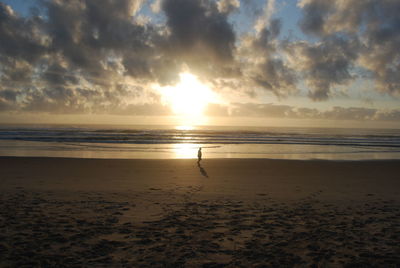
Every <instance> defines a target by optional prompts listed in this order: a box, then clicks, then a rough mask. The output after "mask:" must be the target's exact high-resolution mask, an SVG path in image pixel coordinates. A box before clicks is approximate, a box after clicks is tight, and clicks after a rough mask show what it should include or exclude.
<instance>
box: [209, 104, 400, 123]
mask: <svg viewBox="0 0 400 268" xmlns="http://www.w3.org/2000/svg"><path fill="white" fill-rule="evenodd" d="M207 114H208V115H210V116H230V117H265V118H282V119H283V118H286V119H314V120H321V119H324V120H326V119H328V120H356V121H399V120H400V110H399V109H392V110H384V109H374V108H365V107H340V106H334V107H331V108H330V109H328V110H319V109H315V108H308V107H295V106H290V105H284V104H274V103H265V104H259V103H232V104H231V105H230V106H227V105H218V104H213V105H209V106H208V107H207Z"/></svg>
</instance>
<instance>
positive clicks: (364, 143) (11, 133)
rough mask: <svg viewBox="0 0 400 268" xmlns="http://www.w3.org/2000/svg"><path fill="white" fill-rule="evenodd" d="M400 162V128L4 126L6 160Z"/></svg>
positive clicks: (1, 151) (1, 142) (0, 150)
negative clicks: (222, 159)
mask: <svg viewBox="0 0 400 268" xmlns="http://www.w3.org/2000/svg"><path fill="white" fill-rule="evenodd" d="M199 147H202V148H203V149H202V151H203V158H204V159H207V158H269V159H302V160H308V159H321V160H375V159H382V160H383V159H400V130H399V129H349V128H346V129H344V128H343V129H339V128H282V127H242V128H239V127H215V126H213V127H209V126H196V127H187V126H186V127H185V126H177V127H171V126H112V125H102V126H98V125H97V126H94V125H93V126H83V125H77V126H62V125H51V126H50V125H41V126H31V125H23V126H22V125H18V126H17V125H14V126H12V125H8V126H6V125H3V126H0V156H42V157H76V158H123V159H133V158H141V159H173V158H196V157H197V150H198V148H199Z"/></svg>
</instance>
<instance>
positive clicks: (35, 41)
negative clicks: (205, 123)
mask: <svg viewBox="0 0 400 268" xmlns="http://www.w3.org/2000/svg"><path fill="white" fill-rule="evenodd" d="M35 3H36V6H37V8H38V12H36V13H35V12H32V13H31V14H29V15H24V16H21V15H19V14H17V13H16V12H15V11H14V10H13V9H12V8H11V7H10V6H8V5H6V4H4V3H1V2H0V37H1V42H0V62H1V63H0V92H1V94H0V109H1V110H2V111H6V110H16V111H46V112H49V113H51V112H52V111H54V112H58V113H78V112H82V113H103V112H106V111H107V112H114V111H115V112H116V111H120V110H121V109H122V110H129V109H127V107H134V108H132V112H134V111H139V110H140V109H141V108H140V107H142V108H143V109H144V108H145V107H147V108H148V109H150V110H151V111H149V113H152V111H157V112H156V113H162V114H164V113H165V110H164V108H162V107H161V108H160V107H159V106H158V105H160V103H159V100H157V97H155V96H154V94H155V93H154V92H152V91H151V85H152V84H153V83H158V84H160V85H162V86H164V85H172V84H174V83H176V82H177V80H178V79H179V73H180V72H183V71H189V72H192V73H193V74H195V75H197V76H198V77H199V79H200V80H207V81H208V82H209V84H212V85H222V84H223V87H224V88H223V89H220V88H217V89H216V90H220V91H221V92H238V94H237V95H238V96H240V95H241V94H242V95H243V94H247V96H251V97H253V99H254V101H257V99H256V98H257V94H256V92H260V91H261V90H265V91H267V92H271V93H272V94H274V95H275V96H277V97H278V98H279V99H281V100H282V99H284V98H285V97H287V96H291V95H296V94H297V93H298V92H299V89H298V87H299V85H300V84H301V85H305V86H306V87H307V88H308V89H309V94H308V95H309V98H310V99H312V100H314V101H324V100H328V99H329V98H334V95H335V94H334V93H335V90H337V87H344V86H347V85H351V83H353V82H354V81H355V79H356V78H357V77H359V76H360V73H362V74H363V75H365V74H366V75H367V78H368V79H370V80H371V82H372V83H373V84H374V86H375V89H376V90H377V91H378V92H381V93H385V94H389V95H391V96H400V76H399V75H398V74H399V73H400V51H399V49H398V48H399V47H400V18H399V16H398V14H399V13H400V2H399V1H397V0H368V1H360V0H348V1H343V0H332V1H325V0H301V1H299V4H298V6H299V8H300V9H301V12H302V18H301V20H300V21H299V27H300V29H301V30H302V31H303V32H304V33H305V34H306V35H308V36H311V38H310V39H307V40H298V39H296V40H292V39H290V38H284V37H283V34H282V33H281V31H282V24H283V23H285V21H284V20H281V19H279V18H276V13H275V1H274V0H269V1H265V2H263V3H264V4H263V5H264V8H263V9H262V10H261V9H259V13H258V16H256V15H255V16H254V18H252V19H251V20H250V26H246V27H249V28H248V29H243V28H241V27H243V26H242V25H237V24H235V23H234V21H233V20H234V19H238V18H239V19H240V16H242V15H243V14H245V13H246V12H247V11H248V10H247V11H246V10H245V11H243V10H241V9H248V8H251V7H254V6H256V5H254V4H252V2H251V1H242V2H240V1H239V0H190V1H188V0H153V1H150V2H146V1H143V0H104V1H96V0H69V1H66V0H37V1H35ZM151 10H153V11H154V13H151ZM235 11H238V12H235ZM147 12H150V13H151V14H147ZM241 12H244V13H241ZM246 14H247V13H246ZM145 15H146V18H147V19H143V16H145ZM243 32H244V34H239V33H243ZM225 88H226V89H225ZM228 88H229V89H228ZM243 101H247V100H243ZM146 103H147V104H148V106H146V105H147V104H146ZM138 105H139V106H138ZM157 107H158V108H157ZM220 108H221V107H217V106H214V107H213V108H210V113H211V114H224V113H225V114H226V113H228V114H229V113H231V112H232V113H239V114H240V113H244V114H250V113H251V112H250V111H248V112H245V111H247V109H250V108H252V109H256V110H255V111H254V113H253V114H259V113H261V111H264V110H265V111H266V112H268V113H271V114H274V113H275V112H276V113H278V111H277V110H276V109H278V107H275V106H274V107H269V106H268V105H267V106H265V107H262V106H260V107H256V106H249V107H248V108H246V107H245V106H243V107H241V109H239V110H236V111H235V110H230V109H228V110H225V108H221V109H220ZM286 108H287V107H286ZM286 108H285V107H279V109H283V110H285V109H286ZM135 109H138V110H135ZM260 109H261V111H260ZM268 109H272V110H268ZM302 109H303V110H301V111H302V112H303V113H301V111H300V110H295V111H294V110H292V109H289V108H288V109H287V110H285V112H286V113H287V114H290V115H291V116H292V115H293V116H296V114H297V115H299V116H300V114H301V116H306V117H307V116H316V114H319V116H322V115H321V114H320V113H317V112H316V111H314V110H312V109H311V110H307V108H306V107H304V108H302ZM122 110H121V111H122ZM283 110H282V111H283ZM346 111H348V110H346ZM352 112H353V113H354V114H358V111H357V110H352ZM121 113H122V112H121ZM138 113H139V112H138ZM325 116H327V118H328V117H334V116H337V117H338V118H339V117H340V110H332V111H331V114H330V115H328V114H325ZM369 116H372V117H374V118H395V117H396V114H392V113H375V114H373V115H369ZM344 117H346V116H344ZM359 117H360V118H363V117H365V116H364V115H359Z"/></svg>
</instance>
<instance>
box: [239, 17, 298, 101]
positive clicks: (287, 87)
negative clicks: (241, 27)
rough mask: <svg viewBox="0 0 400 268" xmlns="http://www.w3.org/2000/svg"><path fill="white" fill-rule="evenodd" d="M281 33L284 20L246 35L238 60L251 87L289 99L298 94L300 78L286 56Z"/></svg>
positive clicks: (271, 23) (277, 20) (276, 20)
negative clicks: (280, 38) (297, 83)
mask: <svg viewBox="0 0 400 268" xmlns="http://www.w3.org/2000/svg"><path fill="white" fill-rule="evenodd" d="M280 31H281V21H280V20H279V19H273V20H272V21H270V22H269V23H268V26H266V27H265V28H263V29H261V30H260V31H259V32H258V33H257V34H255V35H247V36H245V37H244V38H243V40H242V46H241V47H240V50H239V56H238V57H239V58H240V61H241V68H242V72H243V74H244V77H245V78H246V79H247V80H250V81H251V82H252V84H250V85H249V86H252V87H254V86H256V87H261V88H263V89H265V90H268V91H270V92H272V93H274V94H275V95H276V96H278V97H286V96H288V95H291V94H293V93H294V92H296V91H297V89H296V82H297V77H296V75H295V73H294V70H293V69H292V68H290V66H289V65H288V62H287V61H286V60H285V59H284V57H283V56H282V52H283V50H282V49H281V46H282V45H281V41H280V40H279V39H278V36H279V34H280Z"/></svg>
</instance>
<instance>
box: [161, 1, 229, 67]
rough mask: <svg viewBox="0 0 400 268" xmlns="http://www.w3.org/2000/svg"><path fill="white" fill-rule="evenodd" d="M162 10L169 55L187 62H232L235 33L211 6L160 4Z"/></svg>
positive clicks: (187, 3)
mask: <svg viewBox="0 0 400 268" xmlns="http://www.w3.org/2000/svg"><path fill="white" fill-rule="evenodd" d="M162 9H163V11H164V12H165V15H166V17H167V26H168V29H169V31H170V42H171V47H172V48H173V50H172V51H170V53H172V54H176V53H179V54H180V55H178V56H180V57H184V58H185V59H186V60H189V61H199V60H201V61H204V60H207V61H212V62H214V63H215V62H217V63H218V62H226V61H231V60H233V50H234V43H235V33H234V31H233V28H232V26H231V25H230V24H229V23H228V21H227V16H226V14H225V13H221V12H219V10H218V7H217V5H216V4H215V2H213V1H205V0H192V1H186V0H164V1H163V3H162ZM204 58H205V59H204Z"/></svg>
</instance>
